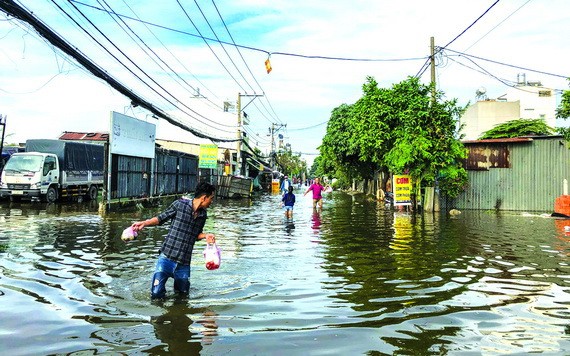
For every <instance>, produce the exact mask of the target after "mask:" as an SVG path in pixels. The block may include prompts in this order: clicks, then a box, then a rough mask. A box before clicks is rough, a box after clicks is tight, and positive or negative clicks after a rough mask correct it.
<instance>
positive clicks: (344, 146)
mask: <svg viewBox="0 0 570 356" xmlns="http://www.w3.org/2000/svg"><path fill="white" fill-rule="evenodd" d="M432 89H433V88H432V87H431V86H430V85H424V84H421V83H420V81H419V79H417V78H413V77H410V78H408V79H407V80H404V81H402V82H400V83H397V84H395V85H393V86H392V87H391V88H380V87H379V86H378V83H377V82H376V80H375V79H374V78H373V77H367V79H366V82H365V83H364V85H363V86H362V91H363V95H362V97H361V98H360V99H358V100H357V101H356V102H355V103H354V104H350V105H349V104H342V105H340V106H338V107H337V108H335V109H334V110H333V111H332V113H331V118H330V120H329V123H328V126H327V132H326V134H325V137H324V138H323V142H322V145H321V147H320V152H321V156H322V157H321V159H319V160H318V161H317V160H316V161H315V162H319V164H320V165H321V166H322V168H323V171H325V172H326V173H327V174H331V175H333V176H335V177H337V178H340V179H345V180H347V181H350V180H352V179H369V178H372V177H373V175H374V173H375V172H378V171H381V172H384V173H389V174H402V173H407V174H410V175H411V176H412V177H413V180H414V182H415V188H416V189H417V188H419V187H420V186H421V184H422V182H423V183H425V184H433V183H434V182H435V180H436V179H437V180H438V181H439V183H440V185H439V186H440V188H441V189H442V191H444V192H445V193H447V194H448V195H450V196H455V195H457V194H458V193H459V192H460V189H461V187H463V185H464V184H465V182H466V177H467V173H466V171H465V170H464V169H463V168H462V165H461V162H462V159H464V158H465V157H466V150H465V148H464V147H463V145H462V144H461V142H460V141H459V139H458V138H457V122H458V118H459V115H460V114H461V113H462V112H463V110H464V108H461V107H458V106H457V101H456V100H455V99H454V100H443V93H442V92H440V91H435V97H433V96H432V93H433V92H434V91H433V90H432Z"/></svg>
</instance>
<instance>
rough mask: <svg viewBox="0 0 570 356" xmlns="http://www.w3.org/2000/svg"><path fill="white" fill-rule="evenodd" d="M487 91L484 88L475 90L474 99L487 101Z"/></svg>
mask: <svg viewBox="0 0 570 356" xmlns="http://www.w3.org/2000/svg"><path fill="white" fill-rule="evenodd" d="M486 93H487V89H485V87H479V89H477V90H476V91H475V97H476V98H477V100H487V94H486Z"/></svg>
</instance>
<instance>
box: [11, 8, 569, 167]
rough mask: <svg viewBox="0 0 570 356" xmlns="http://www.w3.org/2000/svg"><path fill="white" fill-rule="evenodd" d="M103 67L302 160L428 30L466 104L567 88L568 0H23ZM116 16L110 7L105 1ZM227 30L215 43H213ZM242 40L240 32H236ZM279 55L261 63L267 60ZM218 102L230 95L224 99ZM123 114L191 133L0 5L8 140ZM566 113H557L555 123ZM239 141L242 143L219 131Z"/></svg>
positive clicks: (179, 137) (233, 132) (95, 127)
mask: <svg viewBox="0 0 570 356" xmlns="http://www.w3.org/2000/svg"><path fill="white" fill-rule="evenodd" d="M16 3H17V4H20V5H21V6H23V7H25V8H26V9H28V10H29V11H32V12H33V14H34V15H35V16H36V17H37V18H39V19H40V20H41V22H43V23H44V24H45V25H47V26H48V27H50V28H51V29H52V30H54V31H55V32H56V33H57V34H58V35H59V36H61V37H63V38H64V39H65V40H66V42H68V43H69V44H71V45H72V46H73V47H74V48H77V49H78V50H79V51H81V53H82V54H84V55H85V56H86V57H88V58H89V59H90V60H91V61H92V62H94V63H96V65H97V66H98V67H99V68H101V69H103V70H104V71H105V72H106V73H107V74H108V75H110V76H111V77H113V78H114V79H116V80H118V81H119V82H120V83H121V84H123V85H124V86H125V87H127V88H129V90H131V91H132V92H134V93H136V94H137V95H138V96H139V97H142V98H144V100H146V101H147V102H150V103H151V104H152V105H153V106H155V107H157V108H159V109H160V110H161V111H162V112H164V113H166V114H167V115H168V116H169V117H171V118H174V119H175V120H176V121H178V122H180V123H182V125H184V126H187V127H191V128H192V129H195V130H197V131H199V132H201V133H203V134H206V135H207V136H211V137H214V138H217V139H222V140H232V139H235V138H237V137H238V126H237V123H238V115H237V113H236V112H235V106H236V105H237V101H238V97H239V99H240V102H241V107H242V108H243V111H244V112H245V113H246V114H247V120H248V124H247V125H244V127H243V128H241V130H242V131H245V132H246V135H247V136H248V138H249V140H250V141H249V142H250V145H252V146H257V147H259V148H260V150H261V151H262V153H268V152H269V151H270V149H271V139H272V136H271V135H270V133H271V132H272V133H273V139H274V142H275V143H276V144H277V143H278V142H279V135H281V137H282V139H283V142H284V143H287V144H289V145H290V147H291V150H292V151H293V152H295V153H300V154H301V156H302V157H303V158H304V159H305V160H306V161H307V162H308V163H309V165H310V164H311V163H312V161H313V160H314V158H315V157H316V155H317V154H318V147H319V145H320V144H321V140H322V138H323V136H324V134H325V133H326V123H327V120H328V119H329V118H330V114H331V111H332V110H333V109H334V108H335V107H338V106H339V105H341V104H345V103H346V104H352V103H354V102H356V101H357V100H358V98H359V97H360V96H361V95H362V90H361V89H362V85H363V84H364V83H365V81H366V78H367V76H372V77H374V78H375V79H376V81H377V82H378V83H379V85H380V86H381V87H386V88H389V87H391V86H392V85H393V84H395V83H398V82H401V81H403V80H406V79H407V78H408V77H409V76H417V75H419V76H420V78H421V80H422V82H424V83H426V84H427V83H429V81H430V70H429V68H427V70H425V71H422V69H423V68H424V63H425V62H426V58H427V57H428V56H429V54H430V37H434V42H435V45H436V46H437V47H444V48H445V49H444V50H443V51H441V52H440V53H439V54H438V56H437V58H436V63H437V67H436V84H437V88H438V89H439V90H441V91H443V92H444V94H445V98H446V99H453V98H456V99H458V103H459V104H460V105H467V104H468V103H473V102H475V101H476V94H475V93H476V91H477V90H478V89H481V88H484V89H485V91H486V95H487V97H489V98H496V97H499V96H501V95H503V94H505V93H506V91H507V89H508V88H509V85H513V84H514V83H515V82H516V80H517V75H519V74H521V73H524V74H525V76H526V79H527V80H529V81H540V82H541V83H542V84H543V85H544V86H546V87H550V88H553V89H558V91H557V93H561V91H562V90H568V89H569V87H568V81H567V79H566V78H567V77H570V61H569V60H568V58H570V36H568V34H569V33H570V22H568V20H567V17H568V13H569V12H570V2H569V1H567V0H500V1H497V0H485V1H483V0H479V1H472V0H437V1H425V0H409V1H384V0H350V1H341V0H335V1H331V0H311V1H306V0H305V1H298V0H285V1H279V0H277V1H276V0H272V1H265V0H196V1H190V0H162V1H153V0H114V1H105V0H81V1H79V0H72V1H67V0H53V1H52V0H18V1H16ZM113 13H114V14H116V15H117V16H112V14H113ZM220 42H222V43H221V44H220ZM234 44H235V45H234ZM267 59H269V60H270V62H271V66H272V71H271V72H270V73H267V72H266V67H265V61H266V60H267ZM224 102H227V103H229V104H230V105H231V106H233V109H232V108H231V107H230V110H229V112H223V109H222V108H223V106H224ZM112 111H116V112H119V113H122V114H126V115H130V116H133V117H136V118H138V119H140V120H143V121H148V122H152V123H155V124H156V125H157V138H160V139H167V140H175V141H184V142H194V141H196V142H200V143H206V142H208V143H209V142H210V141H208V140H196V138H195V137H194V136H193V135H192V134H190V133H188V132H186V131H184V130H182V129H181V128H179V127H176V126H172V125H171V124H169V123H168V122H166V121H165V120H164V119H156V118H153V115H152V113H150V112H149V111H147V110H145V109H143V108H141V107H140V106H138V107H133V106H131V100H130V99H129V98H127V97H126V96H124V95H123V94H121V93H119V92H118V91H117V90H115V89H113V88H112V87H111V86H110V85H109V84H107V83H106V82H105V81H103V80H102V79H100V78H96V77H95V76H94V75H93V74H91V73H90V72H89V71H88V70H86V69H85V68H83V67H82V66H81V65H79V64H78V63H77V62H76V61H75V60H74V59H73V58H71V57H70V56H68V55H67V54H65V53H63V52H62V51H61V50H59V49H57V48H56V47H55V46H53V45H52V44H50V43H49V42H47V41H46V40H45V39H44V38H42V37H41V36H40V35H38V34H37V33H36V32H35V31H34V30H33V29H32V28H31V27H30V26H29V25H28V24H26V23H24V22H22V21H19V20H17V19H14V18H13V17H12V16H8V15H7V14H6V13H5V12H3V11H0V114H1V115H3V116H6V130H5V143H19V142H24V141H25V140H26V139H31V138H57V137H59V135H60V134H61V133H62V132H64V131H80V132H95V131H98V132H100V131H106V132H108V131H110V130H109V123H110V113H111V112H112ZM561 125H564V124H563V123H561ZM219 144H220V146H222V147H235V146H236V145H237V144H236V143H235V142H225V143H224V142H220V143H219Z"/></svg>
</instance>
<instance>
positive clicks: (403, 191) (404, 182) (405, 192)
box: [392, 175, 412, 206]
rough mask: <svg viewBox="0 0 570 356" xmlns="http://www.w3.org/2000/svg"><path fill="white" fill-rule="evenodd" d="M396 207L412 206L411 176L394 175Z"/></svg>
mask: <svg viewBox="0 0 570 356" xmlns="http://www.w3.org/2000/svg"><path fill="white" fill-rule="evenodd" d="M392 182H394V206H399V205H412V177H411V176H409V175H394V176H393V178H392Z"/></svg>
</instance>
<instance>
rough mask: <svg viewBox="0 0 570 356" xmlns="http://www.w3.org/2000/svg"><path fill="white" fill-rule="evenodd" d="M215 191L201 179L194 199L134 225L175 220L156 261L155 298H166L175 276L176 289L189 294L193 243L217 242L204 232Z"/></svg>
mask: <svg viewBox="0 0 570 356" xmlns="http://www.w3.org/2000/svg"><path fill="white" fill-rule="evenodd" d="M214 192H215V188H214V186H213V185H211V184H210V183H206V182H201V183H199V184H198V186H197V187H196V192H195V193H194V199H192V200H190V199H184V198H182V199H178V200H176V201H175V202H173V203H172V204H171V205H170V206H169V207H168V208H167V209H166V210H165V211H163V212H162V213H160V214H158V215H157V216H155V217H153V218H150V219H148V220H144V221H139V222H136V223H133V224H132V225H131V227H132V228H133V230H134V231H136V232H138V231H140V230H142V229H143V228H145V227H147V226H155V225H162V224H163V223H165V222H166V221H169V220H172V223H171V224H170V229H169V230H168V234H167V235H166V238H165V239H164V242H163V243H162V246H161V248H160V255H159V256H158V260H157V261H156V269H155V272H154V275H153V277H152V285H151V298H152V299H157V298H164V296H165V295H166V281H167V280H168V278H174V291H175V292H177V293H180V294H183V295H188V293H189V291H190V259H191V258H192V250H193V248H194V243H195V242H196V241H197V240H204V239H206V241H207V243H209V244H213V243H215V242H216V237H215V236H214V234H206V233H203V232H202V230H203V229H204V224H205V223H206V219H207V218H208V214H207V212H206V209H207V208H208V207H209V206H210V204H212V200H214Z"/></svg>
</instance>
